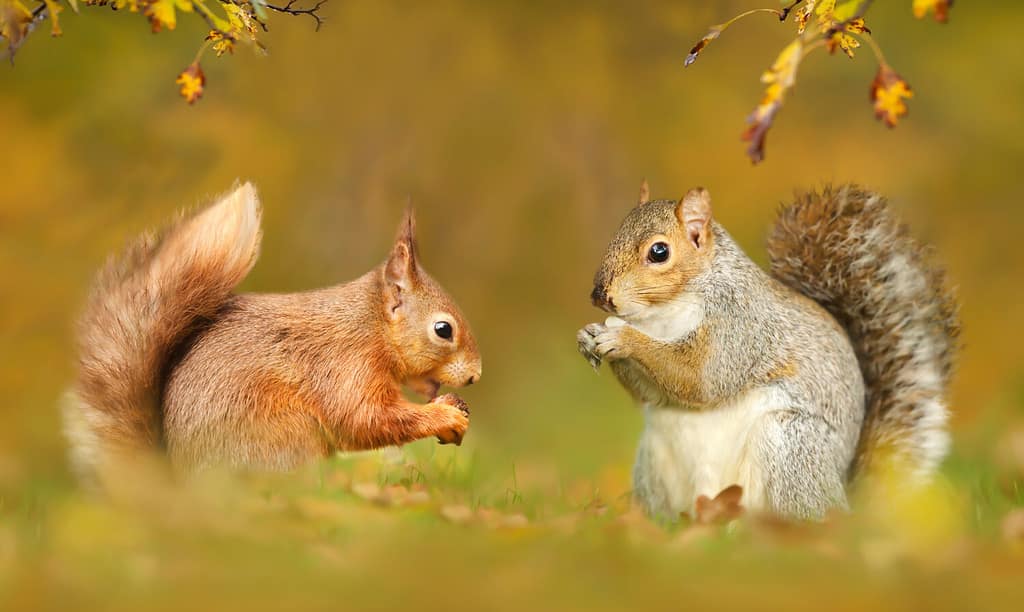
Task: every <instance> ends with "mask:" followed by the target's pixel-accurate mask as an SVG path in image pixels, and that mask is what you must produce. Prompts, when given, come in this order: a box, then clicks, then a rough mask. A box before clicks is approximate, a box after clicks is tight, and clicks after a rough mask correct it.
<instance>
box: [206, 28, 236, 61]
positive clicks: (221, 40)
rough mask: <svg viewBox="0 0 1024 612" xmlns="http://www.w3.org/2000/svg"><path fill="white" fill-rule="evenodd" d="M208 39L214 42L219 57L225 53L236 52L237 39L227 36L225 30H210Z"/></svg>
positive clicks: (213, 45)
mask: <svg viewBox="0 0 1024 612" xmlns="http://www.w3.org/2000/svg"><path fill="white" fill-rule="evenodd" d="M206 40H209V41H211V42H212V43H213V44H212V45H211V46H212V48H213V50H214V51H215V52H216V53H217V57H220V56H222V55H224V54H225V53H231V54H234V52H235V39H234V38H231V37H230V36H225V35H224V33H223V32H219V31H217V30H210V33H209V34H207V35H206Z"/></svg>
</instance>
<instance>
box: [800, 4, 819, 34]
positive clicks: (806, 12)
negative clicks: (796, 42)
mask: <svg viewBox="0 0 1024 612" xmlns="http://www.w3.org/2000/svg"><path fill="white" fill-rule="evenodd" d="M814 5H815V0H807V1H806V2H804V5H803V6H801V7H800V8H799V9H797V11H796V33H797V34H803V33H804V30H806V29H807V23H808V22H809V21H810V20H811V16H812V15H814Z"/></svg>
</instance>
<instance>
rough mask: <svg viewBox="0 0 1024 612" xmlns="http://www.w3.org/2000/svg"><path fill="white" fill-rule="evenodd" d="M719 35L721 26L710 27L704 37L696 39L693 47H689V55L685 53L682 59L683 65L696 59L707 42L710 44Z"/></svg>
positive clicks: (687, 64)
mask: <svg viewBox="0 0 1024 612" xmlns="http://www.w3.org/2000/svg"><path fill="white" fill-rule="evenodd" d="M721 35H722V29H721V26H712V27H711V29H710V30H708V33H707V34H705V35H704V38H701V39H700V40H698V41H697V44H695V45H694V46H693V48H692V49H690V53H689V55H687V56H686V59H685V60H683V66H689V65H690V64H692V63H694V62H695V61H697V56H698V55H700V52H701V51H703V50H704V47H706V46H708V44H710V43H711V41H713V40H715V39H716V38H718V37H719V36H721Z"/></svg>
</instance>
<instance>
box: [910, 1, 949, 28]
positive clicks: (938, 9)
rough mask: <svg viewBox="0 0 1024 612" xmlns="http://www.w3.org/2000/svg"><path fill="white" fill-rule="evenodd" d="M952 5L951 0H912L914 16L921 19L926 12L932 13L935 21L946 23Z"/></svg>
mask: <svg viewBox="0 0 1024 612" xmlns="http://www.w3.org/2000/svg"><path fill="white" fill-rule="evenodd" d="M952 6H953V0H914V17H917V18H918V19H923V18H924V16H925V15H927V14H928V13H934V14H935V21H938V22H939V23H946V22H947V21H949V9H950V8H951V7H952Z"/></svg>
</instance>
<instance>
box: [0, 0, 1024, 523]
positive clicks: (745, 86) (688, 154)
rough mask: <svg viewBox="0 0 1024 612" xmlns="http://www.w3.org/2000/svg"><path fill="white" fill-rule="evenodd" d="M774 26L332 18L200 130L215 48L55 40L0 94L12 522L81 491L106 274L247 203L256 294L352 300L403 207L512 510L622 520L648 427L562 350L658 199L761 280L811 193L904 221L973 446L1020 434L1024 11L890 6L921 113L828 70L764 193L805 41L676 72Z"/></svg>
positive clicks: (2, 303)
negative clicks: (942, 278) (597, 278)
mask: <svg viewBox="0 0 1024 612" xmlns="http://www.w3.org/2000/svg"><path fill="white" fill-rule="evenodd" d="M774 4H775V2H774V0H764V1H762V2H760V3H757V2H750V1H746V0H744V1H727V2H726V1H722V2H714V3H710V2H697V1H683V0H671V1H668V0H666V1H660V0H659V1H651V2H643V3H634V2H612V1H596V2H587V3H580V2H487V3H480V2H471V1H468V0H466V1H459V0H446V1H439V2H431V3H423V2H412V1H408V0H352V1H349V0H346V1H341V0H331V1H330V2H328V3H327V4H326V5H325V6H324V9H323V14H324V16H325V18H326V20H327V22H326V23H325V24H324V27H323V28H322V29H321V31H320V32H318V33H317V32H314V31H313V24H312V20H309V19H305V18H301V17H288V16H285V15H279V14H272V15H271V19H270V21H269V23H270V32H269V33H267V34H265V35H263V41H264V42H265V43H266V45H267V46H268V48H269V51H270V53H269V55H267V56H265V57H264V56H258V55H256V54H254V53H252V52H251V51H250V50H249V48H248V47H246V46H245V45H239V47H238V48H237V49H236V52H235V54H234V55H233V56H226V57H223V58H215V57H213V54H212V53H210V54H207V56H206V57H205V58H204V60H203V67H204V70H205V72H206V75H207V79H208V82H207V87H206V94H205V96H204V97H203V98H202V99H201V100H200V101H199V102H198V103H196V104H195V105H194V106H189V105H187V104H185V103H184V102H183V101H182V99H181V98H179V97H178V95H177V91H176V86H175V85H174V76H175V75H176V74H177V73H178V72H180V71H181V70H182V69H184V67H185V66H186V65H187V64H188V63H189V62H190V61H191V59H192V57H193V56H194V54H195V50H196V48H197V46H198V44H199V41H201V39H202V37H203V35H204V32H205V30H206V28H205V24H203V23H202V21H201V20H199V19H197V18H194V16H191V15H179V21H178V27H177V29H176V30H174V31H170V32H162V33H160V34H158V35H153V34H151V33H150V32H149V29H148V27H147V25H146V24H145V23H144V20H143V19H142V18H141V17H140V16H139V15H136V14H130V13H127V12H123V11H122V12H116V13H111V12H108V11H107V10H105V9H101V8H88V9H83V10H82V12H81V14H79V15H74V14H72V13H71V12H70V11H67V12H65V13H64V14H63V15H62V22H61V23H62V26H63V29H64V36H63V37H61V38H56V39H51V38H49V36H48V35H47V32H46V31H45V30H44V29H41V30H40V31H37V32H36V33H35V34H33V35H32V36H31V37H30V39H29V40H28V41H27V43H26V44H25V45H24V47H23V48H22V49H21V50H20V51H19V53H18V56H17V62H16V65H15V66H14V67H8V66H0V139H2V140H3V142H4V154H3V157H2V161H0V167H2V174H0V176H2V182H0V185H2V188H0V278H2V282H0V391H2V397H3V400H2V402H0V406H2V408H0V410H2V411H3V420H2V426H0V491H7V492H8V493H9V492H11V491H25V490H33V491H50V492H52V491H65V490H68V489H70V487H71V486H72V485H71V480H70V477H69V476H68V474H67V469H66V465H65V456H64V452H65V445H64V441H63V439H62V437H61V434H60V422H59V418H58V413H57V409H56V405H57V401H58V398H59V396H60V394H61V392H62V390H63V389H64V387H65V386H66V385H67V383H68V382H69V381H70V380H71V378H72V376H73V371H74V362H75V356H74V354H73V350H72V348H73V336H72V332H73V320H74V317H75V314H76V312H77V310H78V308H79V306H80V304H81V303H82V301H83V299H84V295H85V292H86V290H87V288H88V284H89V282H90V279H91V276H92V274H93V273H94V271H95V270H96V268H97V267H98V266H99V265H100V264H101V263H102V261H103V260H104V258H105V257H106V256H107V255H108V254H109V253H111V252H113V251H115V250H118V249H120V248H121V247H122V245H124V243H125V242H126V240H127V239H129V238H130V237H132V236H135V235H136V234H138V233H139V232H141V231H142V230H144V229H146V228H150V227H153V226H155V225H158V224H160V223H162V222H163V221H164V220H165V219H166V218H167V217H168V216H169V215H171V214H173V213H174V212H175V211H177V210H179V209H181V208H183V207H190V206H193V205H197V204H202V203H205V202H207V201H209V199H210V198H211V197H213V196H215V195H216V194H218V193H220V192H222V191H224V190H226V189H227V188H229V187H230V186H231V185H232V183H233V182H234V181H235V180H237V179H246V180H252V181H254V182H255V183H256V184H257V185H258V188H259V189H260V193H261V196H262V199H263V203H264V208H265V216H264V234H265V238H264V243H263V251H262V255H261V258H260V261H259V262H258V264H257V265H256V268H255V269H254V271H253V273H252V274H251V275H250V277H249V278H248V279H247V280H246V281H245V283H244V285H243V287H242V288H243V290H245V291H258V292H286V291H297V290H303V289H308V288H314V287H321V286H325V285H329V284H334V283H338V282H341V281H346V280H349V279H351V278H354V277H356V276H358V275H360V274H362V273H363V272H365V271H366V270H367V269H369V268H370V267H372V266H374V265H376V264H377V263H379V262H380V261H381V260H382V259H383V258H384V256H385V254H386V252H387V249H388V246H389V245H390V243H391V240H392V237H393V234H394V230H395V226H396V223H397V221H398V219H399V215H400V212H401V209H402V207H403V205H404V202H405V198H406V196H407V195H408V196H411V197H412V199H413V201H414V203H415V205H416V208H417V213H418V218H419V229H420V237H419V238H420V250H421V254H422V259H423V262H424V264H425V266H426V267H427V269H428V270H430V271H431V273H432V274H433V275H434V276H435V277H436V278H437V279H438V280H440V281H441V282H442V283H443V284H444V285H445V286H446V288H447V289H448V290H449V291H450V293H452V294H453V295H454V296H455V298H456V299H457V301H458V302H459V303H460V305H461V307H462V309H463V311H464V312H465V313H466V315H467V316H468V317H469V319H470V321H471V322H472V324H473V327H474V330H475V333H476V336H477V339H478V342H479V344H480V347H481V350H482V353H483V358H484V376H483V379H482V381H481V383H480V384H478V385H475V386H474V387H472V388H470V389H466V390H465V392H464V393H463V396H464V397H465V398H466V399H467V400H468V401H469V403H470V405H471V406H472V408H473V424H472V427H471V429H470V432H469V434H468V436H467V439H466V442H467V443H466V445H464V446H463V447H462V448H461V449H459V451H458V452H459V453H461V455H460V457H462V458H467V457H472V459H473V461H475V462H476V464H475V465H478V466H479V468H478V469H479V470H481V471H482V472H484V473H487V472H490V473H493V474H498V475H501V476H500V478H498V479H497V480H498V481H499V482H505V481H504V480H502V479H506V478H509V479H511V478H514V479H518V480H519V481H523V480H530V479H533V480H534V481H535V482H540V481H545V482H550V483H553V484H552V485H551V486H552V487H557V486H559V484H558V483H562V482H573V481H577V480H579V479H584V480H586V481H588V482H591V481H592V482H598V483H611V484H610V485H607V486H608V487H611V489H613V490H617V491H618V492H620V493H621V492H625V491H627V490H628V488H629V478H628V475H629V470H630V467H631V461H632V454H633V449H634V445H635V442H636V438H637V435H638V433H639V431H640V428H641V424H642V423H641V416H640V413H639V411H638V410H637V409H636V408H635V407H634V406H633V405H632V404H631V401H630V400H629V398H628V396H627V394H626V393H625V392H624V391H623V390H622V389H621V388H620V387H619V386H618V385H617V384H616V383H615V381H614V379H613V377H612V376H611V375H610V373H609V372H608V371H607V370H602V371H601V373H600V374H595V373H594V372H593V371H592V370H591V369H590V368H589V366H588V365H587V364H586V363H585V362H584V360H583V359H581V358H580V357H579V356H578V355H577V353H576V347H575V341H574V335H575V332H576V330H577V329H578V328H579V327H581V326H582V325H584V324H586V323H588V322H591V321H595V320H600V319H601V318H602V316H601V313H600V312H598V311H597V310H596V309H594V308H593V307H592V306H591V305H590V304H589V300H588V294H589V291H590V288H591V279H592V275H593V272H594V270H595V269H596V266H597V265H598V263H599V258H600V256H601V254H602V252H603V249H604V247H605V244H606V242H607V240H608V239H609V238H610V237H611V235H612V233H613V232H614V230H615V228H616V227H617V225H618V223H619V222H620V221H621V219H622V217H623V216H624V215H625V213H626V212H627V211H628V209H629V208H630V207H631V206H632V205H633V204H634V202H635V200H636V194H637V189H638V187H639V185H640V182H641V180H642V179H643V178H645V177H646V178H647V179H648V181H649V182H650V185H651V190H652V195H653V196H654V197H678V196H681V195H682V194H683V193H684V192H685V191H686V190H687V189H688V188H689V187H692V186H694V185H697V184H700V185H704V186H706V187H708V188H709V190H710V192H711V194H712V198H713V205H714V210H715V214H716V216H717V217H718V219H719V220H720V221H721V222H722V223H723V224H724V225H725V226H726V227H727V228H728V229H729V230H730V231H731V232H732V233H733V235H734V236H735V237H736V239H737V240H738V241H739V242H740V244H741V245H743V246H744V248H745V249H746V250H747V251H748V253H749V254H750V255H751V256H752V257H753V258H754V259H755V260H757V261H759V262H761V263H764V261H765V256H764V251H763V242H764V238H765V236H766V233H767V231H768V229H769V227H770V224H771V222H772V219H773V217H774V212H775V210H776V207H777V206H778V204H779V203H781V202H784V201H786V200H788V199H789V198H790V197H791V194H792V193H793V191H794V190H796V189H804V188H814V187H818V186H821V185H823V184H825V183H828V182H843V181H857V182H861V183H864V184H866V185H868V186H870V187H872V188H874V189H877V190H878V191H880V192H882V193H884V194H886V195H888V196H889V197H890V198H891V200H893V201H894V202H895V205H896V207H897V208H898V210H899V211H900V213H901V214H902V215H903V217H904V218H905V219H906V220H907V221H908V222H909V223H910V225H911V226H912V228H913V232H914V233H915V234H916V235H917V236H918V237H919V238H921V239H922V240H924V241H926V242H928V243H931V244H933V245H935V247H936V252H937V256H938V259H939V260H940V261H941V262H942V263H943V264H944V265H945V266H946V267H947V268H948V270H949V274H950V278H951V281H952V282H953V283H954V284H955V285H956V286H957V287H958V288H959V294H960V296H961V300H962V304H963V320H964V336H963V339H964V344H965V349H964V352H963V355H962V361H961V366H960V369H959V373H958V375H957V378H956V382H955V385H954V387H953V390H952V402H951V405H952V413H953V428H954V436H955V437H956V438H957V440H958V444H962V443H963V442H962V441H963V440H967V439H973V437H976V436H977V435H979V434H978V432H979V431H988V430H998V429H1001V428H1004V427H1007V426H1009V424H1012V423H1014V422H1019V420H1020V419H1024V407H1022V404H1024V366H1022V365H1021V364H1022V359H1024V317H1022V316H1021V312H1020V310H1019V309H1020V308H1021V307H1022V306H1024V285H1022V282H1021V281H1022V279H1024V248H1022V246H1021V240H1020V236H1021V234H1022V232H1024V209H1022V207H1021V202H1022V200H1024V198H1022V196H1024V189H1022V187H1021V185H1020V183H1019V182H1018V181H1020V179H1021V177H1020V174H1019V173H1020V169H1021V168H1022V167H1024V138H1022V136H1024V132H1022V130H1024V124H1022V116H1021V109H1022V108H1024V54H1022V53H1021V52H1020V47H1019V25H1020V23H1022V22H1024V5H1022V4H1021V3H1011V2H1003V3H996V2H990V3H962V5H961V3H957V6H956V7H955V8H954V9H953V10H952V11H951V15H950V23H949V24H948V25H939V24H936V23H934V22H933V21H931V20H930V19H928V20H922V21H918V20H915V19H914V18H913V16H912V15H911V11H910V1H909V0H907V1H905V2H885V3H881V2H880V3H876V5H875V6H874V7H873V8H872V10H871V12H870V13H869V18H868V25H869V26H870V27H871V29H872V31H873V32H874V37H875V39H876V40H877V42H878V43H879V44H880V45H881V46H882V48H883V49H884V50H885V52H886V55H887V58H888V60H889V62H890V63H891V64H892V65H893V67H894V68H895V69H896V70H897V71H898V72H900V73H901V74H902V75H903V76H904V77H905V78H906V79H907V80H908V81H909V82H910V84H911V85H912V87H913V89H914V92H915V96H914V98H913V99H912V100H911V101H910V102H909V106H910V114H909V116H908V117H906V118H905V120H904V121H903V122H902V123H901V124H900V126H899V127H898V128H896V129H895V130H889V129H887V128H886V127H885V126H884V125H883V124H881V123H880V122H878V121H876V120H875V119H874V117H873V112H872V108H871V103H870V102H869V100H868V90H869V85H870V83H871V80H872V78H873V77H874V74H875V71H876V63H875V61H874V58H873V57H872V55H871V53H870V51H869V50H868V49H867V48H866V47H865V48H862V49H861V50H860V51H859V53H858V56H857V57H856V59H854V60H852V61H851V60H849V59H847V58H846V57H844V56H842V55H841V54H840V55H837V56H834V57H830V56H828V55H827V54H826V53H823V52H817V53H815V54H814V55H812V56H810V57H809V58H808V59H807V60H806V61H805V62H804V64H803V66H802V68H801V71H800V74H799V77H798V83H797V86H796V88H795V90H794V91H793V92H792V93H791V94H790V96H789V97H788V99H787V102H786V105H785V107H784V108H783V110H782V112H781V114H780V115H779V117H778V119H777V121H776V124H775V127H774V128H773V129H772V131H771V132H770V133H769V136H768V144H767V159H766V160H765V162H763V163H762V164H760V165H758V166H756V167H753V166H751V164H750V162H749V160H748V159H747V157H746V156H745V154H744V148H745V143H742V142H740V139H739V136H740V134H741V132H742V131H743V128H744V125H745V124H744V119H745V117H746V116H747V115H748V113H749V112H750V111H751V110H752V109H753V108H754V106H755V105H756V104H757V102H758V100H759V98H760V96H761V93H762V90H763V86H762V85H761V84H760V83H759V82H758V78H759V76H760V74H761V72H762V71H763V70H764V69H765V68H767V67H768V66H769V65H770V64H771V62H772V60H773V59H774V57H775V55H776V54H777V53H778V51H779V50H781V48H782V47H783V45H784V44H785V43H786V42H788V40H790V39H791V38H792V36H793V26H792V25H791V24H785V25H779V24H778V22H777V21H776V20H775V19H774V18H773V17H771V16H769V15H759V16H754V17H752V18H750V19H747V20H745V21H742V22H740V23H738V24H736V25H735V26H733V27H732V28H731V29H730V30H728V31H727V32H726V33H725V34H724V35H723V36H722V37H721V39H719V40H717V41H715V42H714V43H713V44H712V45H711V46H709V47H708V49H707V50H706V51H705V52H704V53H703V55H702V56H701V58H700V60H699V61H698V62H696V64H694V65H693V66H691V67H689V68H687V69H686V70H683V63H682V62H683V58H684V57H685V55H686V53H687V51H688V50H689V48H690V46H692V44H693V43H694V42H695V41H696V40H697V39H699V38H700V37H701V36H702V35H703V34H704V32H705V31H706V28H707V27H708V26H709V25H711V24H714V23H719V22H721V21H724V20H725V19H727V18H728V17H731V16H732V15H734V14H735V13H738V12H740V11H742V10H745V9H747V8H753V7H756V6H759V5H767V6H771V5H774ZM421 444H425V445H429V444H432V442H429V441H427V442H423V443H421ZM502 486H503V485H502ZM496 490H497V491H499V492H500V490H501V487H500V486H498V487H496ZM54 494H55V493H54ZM496 494H497V493H496ZM13 495H14V496H13V497H12V496H11V495H10V494H9V495H8V497H7V499H8V500H14V499H18V497H17V494H13ZM38 495H43V497H44V498H45V495H46V494H43V493H39V494H38ZM8 503H13V502H11V501H9V502H8Z"/></svg>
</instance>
